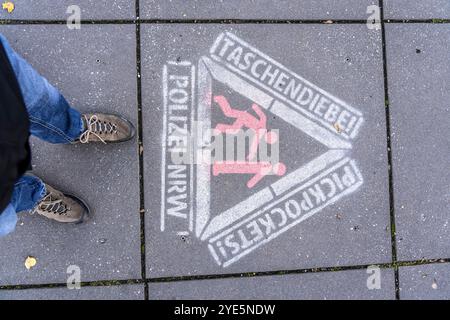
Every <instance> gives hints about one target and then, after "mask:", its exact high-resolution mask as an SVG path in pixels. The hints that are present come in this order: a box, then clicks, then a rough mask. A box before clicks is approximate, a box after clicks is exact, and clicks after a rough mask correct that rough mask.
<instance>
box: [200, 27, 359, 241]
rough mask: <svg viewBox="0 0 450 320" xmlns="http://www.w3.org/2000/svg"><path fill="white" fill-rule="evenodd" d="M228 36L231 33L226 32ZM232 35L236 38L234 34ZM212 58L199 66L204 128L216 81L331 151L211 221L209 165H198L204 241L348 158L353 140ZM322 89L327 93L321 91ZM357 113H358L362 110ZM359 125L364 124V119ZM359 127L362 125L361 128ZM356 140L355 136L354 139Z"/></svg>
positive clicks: (207, 126) (209, 120)
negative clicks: (323, 124)
mask: <svg viewBox="0 0 450 320" xmlns="http://www.w3.org/2000/svg"><path fill="white" fill-rule="evenodd" d="M223 35H224V34H221V35H220V36H219V38H218V39H220V38H221V37H223ZM227 35H230V34H229V33H227ZM232 36H233V37H235V38H237V37H236V36H234V35H232ZM239 40H240V39H239ZM240 41H242V40H240ZM242 42H243V41H242ZM216 43H217V40H216ZM215 45H216V44H215ZM213 47H214V46H213ZM211 51H213V49H211ZM211 57H212V58H210V57H206V56H203V57H201V58H200V60H199V64H198V97H199V101H198V119H201V122H202V123H203V126H204V129H209V128H210V127H211V118H210V117H211V106H212V105H211V104H212V103H211V101H212V97H211V92H212V79H215V80H217V81H219V82H221V83H223V84H225V85H227V86H228V87H230V88H231V89H233V90H234V91H236V92H238V93H240V94H241V95H243V96H245V97H247V98H249V99H250V100H252V101H254V102H255V103H256V104H258V105H260V106H261V107H262V108H264V109H265V110H268V111H270V112H271V113H273V114H274V115H276V116H278V117H279V118H281V119H283V120H284V121H286V122H288V123H290V124H291V125H293V126H295V127H296V128H298V129H299V130H301V131H302V132H304V133H306V134H307V135H309V136H310V137H312V138H314V139H315V140H316V141H318V142H320V143H322V144H323V145H325V146H326V147H327V148H329V150H328V151H327V152H325V153H324V154H322V155H320V156H318V157H316V158H315V159H313V160H312V161H310V162H308V163H307V164H305V165H303V166H301V167H300V168H298V169H296V170H294V171H293V172H291V173H289V174H288V175H286V176H284V177H282V178H280V179H279V180H277V181H276V182H274V183H273V184H272V185H270V186H269V187H266V188H264V189H262V190H260V191H258V192H257V193H255V194H253V195H252V196H250V197H248V198H247V199H245V200H243V201H241V202H240V203H238V204H237V205H235V206H233V207H232V208H230V209H227V210H225V211H224V212H222V213H220V214H219V215H217V216H215V217H214V218H213V219H211V220H209V218H210V190H209V183H210V179H211V173H210V165H209V164H198V165H197V181H196V194H197V197H196V226H195V233H196V236H197V237H198V238H200V240H202V241H205V240H208V239H210V238H211V237H213V236H214V235H217V234H218V233H220V232H221V231H223V229H225V228H227V227H228V226H230V225H232V224H234V223H235V222H237V221H240V220H241V219H242V218H243V217H245V216H246V215H248V214H250V213H251V212H254V211H255V210H257V209H258V208H261V207H262V206H264V205H267V204H268V203H269V202H271V201H274V200H275V199H277V198H279V197H281V196H282V195H283V194H285V193H286V192H288V191H289V190H292V189H293V188H295V187H296V186H299V185H301V184H303V183H305V182H306V181H307V180H308V179H309V178H311V177H312V176H314V175H316V174H318V173H320V172H321V171H323V170H326V169H327V168H329V167H330V166H331V165H333V164H334V163H336V162H338V161H339V160H341V159H343V158H345V156H346V155H347V154H348V151H349V149H351V148H352V144H351V142H350V141H348V140H346V139H343V138H340V137H338V136H336V135H335V134H332V133H331V132H330V131H329V130H328V129H325V128H323V126H320V125H318V124H317V123H315V122H314V121H312V120H311V119H309V118H308V117H306V116H304V115H303V114H301V113H300V112H298V111H296V110H293V109H292V108H290V107H289V106H287V105H286V104H285V103H283V102H282V101H280V99H276V98H275V97H273V96H272V95H270V94H268V93H266V92H265V91H264V90H261V89H260V88H258V87H257V86H256V85H254V84H252V83H250V82H249V81H247V80H245V79H244V78H243V77H242V76H238V75H237V72H232V71H230V70H227V69H226V68H225V67H224V66H223V65H222V64H221V63H220V62H219V61H218V59H217V58H215V57H214V55H212V56H211ZM213 59H214V60H213ZM320 90H321V91H322V92H324V91H323V90H322V89H320ZM327 94H328V93H327ZM336 99H337V98H336ZM352 109H353V108H352ZM353 110H356V109H353ZM357 112H358V113H359V111H357ZM361 119H362V118H361ZM360 122H362V120H361V121H360ZM360 124H361V123H359V124H358V125H360ZM353 137H354V136H352V137H351V138H353ZM199 195H201V196H199Z"/></svg>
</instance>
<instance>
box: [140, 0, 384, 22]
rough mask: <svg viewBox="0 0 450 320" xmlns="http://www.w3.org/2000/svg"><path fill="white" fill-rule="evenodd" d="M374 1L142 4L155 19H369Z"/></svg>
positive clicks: (148, 0)
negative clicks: (369, 9) (369, 11)
mask: <svg viewBox="0 0 450 320" xmlns="http://www.w3.org/2000/svg"><path fill="white" fill-rule="evenodd" d="M372 4H378V1H375V0H340V1H336V0H320V1H314V0H281V1H273V0H209V1H198V0H141V5H140V8H141V17H142V18H144V19H145V18H147V19H150V18H153V19H366V18H367V14H366V11H367V7H368V6H370V5H372Z"/></svg>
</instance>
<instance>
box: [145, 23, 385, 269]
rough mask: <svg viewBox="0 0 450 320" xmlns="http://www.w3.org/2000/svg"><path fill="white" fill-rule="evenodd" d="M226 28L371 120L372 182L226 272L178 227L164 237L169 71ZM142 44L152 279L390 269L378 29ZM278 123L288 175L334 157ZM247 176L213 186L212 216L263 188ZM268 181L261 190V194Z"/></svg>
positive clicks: (368, 174) (368, 159)
mask: <svg viewBox="0 0 450 320" xmlns="http://www.w3.org/2000/svg"><path fill="white" fill-rule="evenodd" d="M224 31H230V32H232V33H233V34H236V35H238V36H239V37H240V38H242V39H244V40H245V41H247V42H248V43H250V44H252V45H254V46H256V47H257V48H258V49H259V50H261V51H263V52H264V53H266V54H267V55H269V56H271V57H272V58H273V59H275V60H277V61H279V62H281V63H282V64H284V65H285V66H287V67H288V68H290V69H291V70H293V71H294V72H297V73H299V74H300V75H301V76H303V77H305V78H306V79H308V80H310V81H311V82H313V83H315V84H316V85H318V86H319V87H321V88H323V89H325V90H327V91H329V92H331V93H333V94H335V95H337V96H339V98H341V99H343V100H346V101H347V102H348V103H349V104H351V105H352V106H354V107H356V108H358V109H359V110H361V112H362V114H363V116H364V120H365V121H364V124H363V126H362V128H361V130H360V133H359V136H358V137H357V138H356V139H355V141H354V143H353V149H352V151H351V152H350V157H351V158H352V159H355V160H356V162H357V166H358V167H359V169H360V171H361V173H362V176H363V178H364V184H363V185H362V187H361V188H360V189H358V190H357V191H356V192H355V193H354V194H352V195H350V196H348V197H345V198H343V199H341V200H339V201H338V202H337V203H336V204H335V205H331V206H329V207H327V208H325V209H323V210H322V211H320V212H319V213H317V214H316V215H315V216H314V217H312V218H310V219H308V220H306V221H305V222H303V223H301V224H300V225H297V226H295V227H294V228H292V229H291V230H289V231H288V232H285V233H284V234H282V235H281V236H279V237H278V238H276V239H275V240H273V241H271V242H270V243H268V244H265V245H263V246H261V247H259V248H257V249H256V250H255V251H253V252H252V253H250V254H249V255H248V256H246V257H245V258H242V259H241V260H239V261H238V262H236V263H234V264H232V265H231V266H229V267H227V268H222V267H219V266H217V264H216V263H215V262H214V259H213V258H212V256H211V255H210V253H209V252H208V249H207V245H206V244H207V243H206V242H204V241H203V242H202V241H199V240H198V238H197V237H196V236H195V235H193V233H190V234H189V235H183V234H179V235H177V234H176V233H174V232H171V231H173V230H166V231H165V232H161V228H160V225H161V223H160V221H161V219H160V216H161V200H160V199H161V138H160V137H161V136H162V135H161V132H163V128H162V122H163V121H162V118H163V87H162V70H163V66H164V64H165V63H166V62H167V61H170V60H171V61H185V60H186V61H191V62H192V63H194V64H197V62H198V59H199V58H200V57H201V56H204V55H208V54H209V48H210V47H211V46H212V44H213V43H214V41H215V39H216V38H217V36H218V35H219V34H220V33H221V32H224ZM142 38H143V39H144V41H143V47H142V58H143V60H142V61H143V74H142V81H143V98H144V104H143V113H144V149H145V159H144V161H145V196H146V204H147V209H148V216H147V220H146V222H147V224H146V231H147V238H146V240H147V266H148V274H149V276H151V277H160V276H177V275H189V274H220V273H230V272H232V273H234V272H244V271H261V270H284V269H298V268H310V267H318V266H333V265H354V264H366V263H368V264H371V263H376V262H390V260H391V249H390V248H391V246H390V233H389V204H388V191H387V182H386V181H387V168H386V164H387V160H386V132H385V131H386V127H385V112H384V98H383V89H382V88H383V74H382V60H381V48H380V45H381V42H380V34H379V33H378V32H376V31H371V30H368V29H367V28H366V26H365V25H331V26H327V25H291V26H289V25H276V26H275V25H272V26H271V25H257V26H242V25H239V26H219V25H199V26H192V25H159V26H147V25H145V26H143V30H142ZM304 44H307V46H305V45H304ZM214 90H218V91H217V92H221V93H223V94H225V95H226V96H227V97H229V98H230V99H235V100H233V101H234V102H233V104H236V105H241V106H246V105H248V106H250V105H251V101H249V100H247V99H244V98H243V97H242V96H241V95H239V94H236V92H234V91H233V90H231V89H229V88H225V89H224V88H223V87H222V88H221V87H220V86H217V87H215V84H214V86H213V91H214ZM213 94H216V93H214V92H213ZM271 118H273V122H272V123H271V125H272V126H273V128H279V129H280V150H281V151H280V152H281V155H280V158H281V159H282V160H283V161H285V162H286V164H287V166H288V172H289V170H293V168H298V167H299V166H301V165H303V164H305V163H307V162H308V161H309V160H311V159H314V158H315V157H316V156H318V155H320V154H322V153H323V152H324V150H327V148H326V147H324V146H323V145H321V144H320V143H318V142H317V141H314V140H313V139H312V138H310V137H308V136H307V135H306V134H304V133H303V132H301V131H300V130H298V129H296V128H294V127H292V126H290V125H286V122H284V121H282V120H279V119H278V118H277V117H276V116H273V117H271ZM271 121H272V120H271ZM247 179H248V178H247V177H245V176H231V177H226V178H223V176H220V177H219V178H217V179H216V178H214V179H213V180H211V193H212V195H211V215H212V216H214V215H217V214H219V213H220V212H221V210H224V209H228V208H229V207H230V206H231V205H233V204H235V203H238V202H239V201H240V200H243V199H244V200H245V199H246V198H247V197H249V196H251V195H252V194H253V192H254V191H253V190H249V189H248V188H246V186H245V182H246V181H247ZM270 179H272V180H269V179H268V180H267V181H270V182H271V181H274V180H276V178H275V177H270ZM267 181H263V182H262V183H261V184H260V186H258V188H255V189H256V190H260V189H261V188H262V187H261V186H264V185H266V183H267ZM204 196H205V195H204V194H203V193H202V192H200V193H199V194H198V197H204ZM168 220H170V219H168ZM174 220H176V219H172V220H171V221H174ZM194 220H195V219H194ZM167 224H170V222H167ZM186 228H187V227H186ZM167 229H170V227H167Z"/></svg>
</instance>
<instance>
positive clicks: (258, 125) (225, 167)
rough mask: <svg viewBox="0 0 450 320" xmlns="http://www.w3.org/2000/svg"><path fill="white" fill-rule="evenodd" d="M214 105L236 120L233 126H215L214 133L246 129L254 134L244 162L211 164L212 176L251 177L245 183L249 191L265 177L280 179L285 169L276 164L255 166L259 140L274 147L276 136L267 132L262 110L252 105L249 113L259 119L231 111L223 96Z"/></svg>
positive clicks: (259, 163) (282, 165) (217, 97)
mask: <svg viewBox="0 0 450 320" xmlns="http://www.w3.org/2000/svg"><path fill="white" fill-rule="evenodd" d="M214 101H215V102H216V103H217V104H218V105H219V107H220V109H221V110H222V112H223V114H224V115H225V116H227V117H229V118H233V119H236V120H235V121H234V123H233V124H231V125H229V124H218V125H217V126H216V128H215V131H216V133H225V134H237V133H238V132H239V130H241V129H243V128H248V129H250V130H253V131H254V134H255V136H254V138H253V141H252V143H251V146H250V150H249V154H248V156H247V161H223V162H215V163H214V164H213V175H215V176H217V175H219V174H254V176H253V177H252V178H251V179H250V180H249V181H248V182H247V187H248V188H253V187H254V186H255V185H256V184H257V183H258V182H259V181H261V180H262V179H263V178H264V177H265V176H267V175H271V174H276V175H278V176H282V175H284V174H285V173H286V166H285V165H284V164H283V163H281V162H278V163H276V164H272V163H270V162H264V161H262V162H258V161H255V160H256V158H257V153H258V147H259V144H260V143H261V140H262V139H265V141H266V142H267V143H268V144H274V143H276V142H277V141H278V135H277V133H275V132H272V131H267V117H266V115H265V114H264V112H263V110H262V109H261V107H260V106H258V105H257V104H255V103H254V104H253V105H252V109H253V110H254V111H255V113H256V114H257V115H258V117H259V119H258V118H256V117H255V116H253V115H252V114H250V113H248V112H247V111H241V110H237V109H233V108H232V107H231V106H230V104H229V103H228V101H227V99H226V98H225V97H224V96H215V97H214Z"/></svg>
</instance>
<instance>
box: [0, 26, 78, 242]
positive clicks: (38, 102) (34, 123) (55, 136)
mask: <svg viewBox="0 0 450 320" xmlns="http://www.w3.org/2000/svg"><path fill="white" fill-rule="evenodd" d="M0 42H1V44H2V45H3V47H4V49H5V51H6V55H7V57H8V58H9V61H10V62H11V65H12V68H13V70H14V73H15V75H16V78H17V81H18V83H19V87H20V90H21V92H22V96H23V100H24V102H25V107H26V108H27V111H28V115H29V119H30V133H31V134H32V135H34V136H36V137H38V138H40V139H42V140H44V141H47V142H50V143H55V144H64V143H66V144H67V143H72V142H74V141H75V140H76V139H78V138H79V137H80V135H81V133H82V131H83V126H84V124H83V121H82V119H81V114H80V113H79V112H78V111H77V110H75V109H72V108H71V107H70V105H69V103H68V102H67V101H66V99H65V98H64V97H63V96H62V95H61V93H59V91H58V90H57V89H56V88H55V87H53V86H52V85H51V84H50V83H49V82H48V81H47V80H46V79H45V78H43V77H42V76H41V75H39V74H38V73H37V71H36V70H34V69H33V67H31V66H30V65H29V64H28V63H27V62H26V61H25V60H24V59H23V58H22V57H21V56H19V55H18V54H17V53H16V52H14V50H13V49H12V48H11V46H10V45H9V43H8V42H7V40H6V38H5V37H3V36H2V35H1V34H0ZM45 193H46V190H45V185H44V183H43V182H42V181H41V180H40V179H39V178H37V177H35V176H32V175H24V176H23V177H21V178H20V179H19V181H17V183H16V185H15V188H14V192H13V195H12V199H11V203H10V205H9V206H8V207H7V208H6V210H5V211H4V212H2V214H1V215H0V237H1V236H4V235H6V234H8V233H10V232H12V231H14V229H15V226H16V223H17V213H18V212H21V211H26V210H31V209H33V208H34V207H35V206H36V205H37V204H38V202H39V201H40V200H41V199H42V198H43V197H44V196H45Z"/></svg>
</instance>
